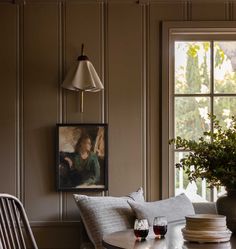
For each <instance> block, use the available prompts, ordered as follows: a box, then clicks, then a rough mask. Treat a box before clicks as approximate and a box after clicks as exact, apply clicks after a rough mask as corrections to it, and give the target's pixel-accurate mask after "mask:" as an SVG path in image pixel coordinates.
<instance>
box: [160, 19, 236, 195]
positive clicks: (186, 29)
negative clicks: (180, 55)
mask: <svg viewBox="0 0 236 249" xmlns="http://www.w3.org/2000/svg"><path fill="white" fill-rule="evenodd" d="M178 40H181V41H184V40H186V41H191V40H199V41H204V40H207V41H209V40H224V41H226V40H229V41H230V40H234V41H236V21H223V22H221V21H214V22H212V21H199V22H198V21H197V22H195V21H188V22H163V23H162V91H161V94H162V100H161V103H162V114H161V117H162V121H161V126H162V128H161V130H162V132H161V134H162V138H161V140H162V141H161V143H162V152H161V156H162V159H161V161H162V172H161V197H162V198H169V197H171V196H174V194H175V167H174V150H173V147H174V146H173V145H171V146H170V145H169V143H168V141H169V139H170V138H173V137H174V117H173V114H174V67H173V65H174V42H175V41H178ZM211 81H212V80H211ZM211 87H212V86H211ZM200 95H201V94H200ZM209 95H211V96H212V95H214V96H215V95H217V94H212V91H211V92H210V94H209ZM219 95H220V96H222V95H224V94H219ZM229 95H230V94H226V96H229ZM211 108H212V106H211Z"/></svg>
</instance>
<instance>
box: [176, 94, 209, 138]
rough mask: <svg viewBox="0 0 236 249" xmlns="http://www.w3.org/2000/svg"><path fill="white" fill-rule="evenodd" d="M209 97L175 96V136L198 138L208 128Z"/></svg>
mask: <svg viewBox="0 0 236 249" xmlns="http://www.w3.org/2000/svg"><path fill="white" fill-rule="evenodd" d="M209 112H210V98H209V97H175V137H177V136H180V137H182V138H186V139H193V140H198V138H199V137H201V136H202V133H203V132H204V131H206V130H209V129H210V120H209V118H208V113H209Z"/></svg>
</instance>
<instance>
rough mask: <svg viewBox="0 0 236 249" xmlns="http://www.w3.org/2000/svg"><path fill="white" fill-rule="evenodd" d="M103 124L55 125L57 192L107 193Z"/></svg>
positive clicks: (104, 125) (106, 154)
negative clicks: (84, 191) (89, 191)
mask: <svg viewBox="0 0 236 249" xmlns="http://www.w3.org/2000/svg"><path fill="white" fill-rule="evenodd" d="M107 130H108V129H107V124H57V152H56V157H57V165H56V175H57V176H56V177H57V190H58V191H76V190H107V189H108V144H107V143H108V140H107Z"/></svg>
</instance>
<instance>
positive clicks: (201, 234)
mask: <svg viewBox="0 0 236 249" xmlns="http://www.w3.org/2000/svg"><path fill="white" fill-rule="evenodd" d="M182 233H183V237H184V239H185V240H188V241H193V242H199V243H204V242H226V241H229V240H230V237H231V234H232V233H231V231H230V230H229V229H227V226H226V217H225V216H223V215H214V214H196V215H191V216H187V217H186V226H185V228H183V229H182Z"/></svg>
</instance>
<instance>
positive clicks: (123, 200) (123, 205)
mask: <svg viewBox="0 0 236 249" xmlns="http://www.w3.org/2000/svg"><path fill="white" fill-rule="evenodd" d="M74 199H75V201H76V204H77V206H78V208H79V212H80V215H81V218H82V221H83V223H84V226H85V229H86V231H87V233H88V236H89V238H90V240H91V241H92V242H93V244H94V246H95V248H96V249H102V248H103V246H102V238H103V236H104V235H105V234H109V233H113V232H116V231H121V230H126V229H129V228H132V227H133V225H134V219H135V214H134V212H133V210H132V209H131V207H130V205H129V204H128V202H127V200H132V201H134V202H135V201H136V200H137V201H139V202H144V197H143V189H142V188H139V189H138V190H137V192H134V193H131V194H129V195H128V196H127V197H109V196H108V197H91V196H86V195H77V194H74Z"/></svg>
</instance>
